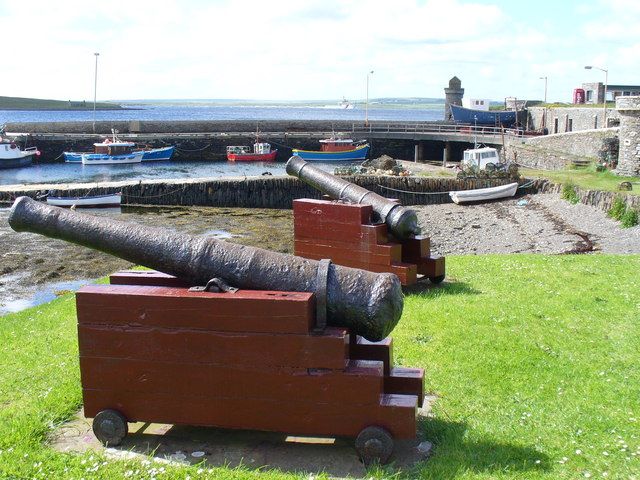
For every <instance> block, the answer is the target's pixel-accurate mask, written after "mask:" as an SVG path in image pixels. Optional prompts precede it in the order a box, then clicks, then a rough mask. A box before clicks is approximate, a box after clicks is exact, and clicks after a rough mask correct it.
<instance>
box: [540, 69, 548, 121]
mask: <svg viewBox="0 0 640 480" xmlns="http://www.w3.org/2000/svg"><path fill="white" fill-rule="evenodd" d="M540 80H544V110H543V111H542V128H545V127H546V126H547V77H540Z"/></svg>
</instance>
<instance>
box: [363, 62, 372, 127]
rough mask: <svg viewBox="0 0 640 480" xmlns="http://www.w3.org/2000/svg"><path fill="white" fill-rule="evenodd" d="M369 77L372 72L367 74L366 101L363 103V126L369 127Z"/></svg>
mask: <svg viewBox="0 0 640 480" xmlns="http://www.w3.org/2000/svg"><path fill="white" fill-rule="evenodd" d="M369 75H373V70H371V71H370V72H367V99H366V100H365V102H364V124H365V126H366V125H369Z"/></svg>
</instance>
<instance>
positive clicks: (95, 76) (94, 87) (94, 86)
mask: <svg viewBox="0 0 640 480" xmlns="http://www.w3.org/2000/svg"><path fill="white" fill-rule="evenodd" d="M94 55H95V56H96V69H95V73H94V75H93V133H96V95H97V93H98V56H99V55H100V54H99V53H97V52H96V53H94Z"/></svg>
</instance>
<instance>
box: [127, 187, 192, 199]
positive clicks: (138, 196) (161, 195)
mask: <svg viewBox="0 0 640 480" xmlns="http://www.w3.org/2000/svg"><path fill="white" fill-rule="evenodd" d="M185 188H186V184H185V185H183V186H182V187H180V188H176V189H175V190H171V191H170V192H165V193H160V194H158V195H142V196H140V195H129V194H125V193H123V194H122V196H123V197H126V198H161V197H167V196H169V195H173V194H174V193H177V192H179V191H181V190H183V191H184V189H185Z"/></svg>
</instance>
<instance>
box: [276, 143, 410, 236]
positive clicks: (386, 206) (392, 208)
mask: <svg viewBox="0 0 640 480" xmlns="http://www.w3.org/2000/svg"><path fill="white" fill-rule="evenodd" d="M287 173H288V174H289V175H292V176H294V177H298V178H299V179H300V180H302V181H303V182H305V183H307V184H309V185H311V186H312V187H314V188H316V189H318V190H320V191H321V192H322V193H326V194H327V195H329V196H330V197H331V198H333V199H335V200H348V201H349V202H351V203H356V204H362V203H363V204H367V205H371V206H372V207H373V211H374V212H375V213H376V214H377V215H378V217H380V220H381V221H382V222H384V223H386V224H387V227H389V231H390V232H391V233H393V234H394V235H395V236H396V237H398V238H400V239H403V238H410V237H412V236H413V235H418V234H420V227H418V217H417V215H416V212H414V211H413V210H411V209H409V208H406V207H403V206H402V205H399V204H397V203H395V202H392V201H391V200H389V199H388V198H385V197H383V196H382V195H378V194H377V193H374V192H372V191H370V190H367V189H366V188H362V187H360V186H358V185H355V184H353V183H351V182H347V181H346V180H344V179H342V178H340V177H337V176H335V175H331V174H330V173H328V172H325V171H324V170H320V169H319V168H316V167H314V166H313V165H310V164H309V163H307V162H305V161H304V160H302V159H301V158H300V157H298V156H297V155H294V156H293V157H291V158H290V159H289V161H288V162H287Z"/></svg>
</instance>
